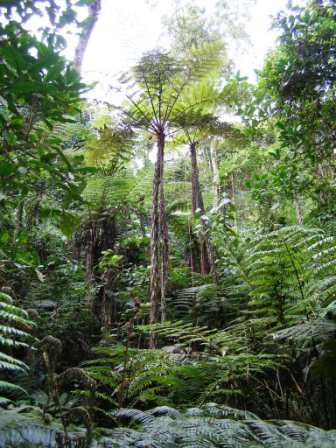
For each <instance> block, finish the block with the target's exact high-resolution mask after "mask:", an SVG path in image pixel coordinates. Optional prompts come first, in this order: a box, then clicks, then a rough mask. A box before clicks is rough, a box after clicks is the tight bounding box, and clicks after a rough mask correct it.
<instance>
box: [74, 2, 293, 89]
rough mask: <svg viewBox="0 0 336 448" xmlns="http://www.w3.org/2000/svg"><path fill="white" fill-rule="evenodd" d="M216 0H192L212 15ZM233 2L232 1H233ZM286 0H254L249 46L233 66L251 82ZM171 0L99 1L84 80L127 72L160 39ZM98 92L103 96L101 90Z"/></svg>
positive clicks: (239, 55) (273, 35)
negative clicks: (274, 20) (162, 25)
mask: <svg viewBox="0 0 336 448" xmlns="http://www.w3.org/2000/svg"><path fill="white" fill-rule="evenodd" d="M215 1H216V0H194V2H195V3H196V4H197V5H198V6H201V7H204V8H205V9H206V11H207V12H208V14H211V10H212V7H213V6H214V3H215ZM232 1H235V0H232ZM286 4H287V0H256V4H255V5H254V6H253V9H252V17H251V19H250V20H249V22H248V23H247V27H246V30H247V32H248V33H249V35H250V39H251V47H250V49H249V51H248V52H246V53H245V54H238V56H237V55H235V65H236V68H237V70H240V72H241V74H242V75H244V76H248V77H249V79H250V80H251V81H254V80H255V79H256V77H255V69H260V68H261V66H262V62H263V60H264V57H265V55H266V53H267V51H268V50H269V49H271V48H272V47H274V45H275V40H276V32H275V31H274V30H270V27H271V23H272V20H271V16H275V15H276V14H277V13H278V12H279V11H280V10H282V9H285V7H286ZM173 7H174V0H122V1H117V0H102V11H101V14H100V17H99V20H98V22H97V24H96V27H95V29H94V31H93V34H92V36H91V39H90V42H89V45H88V48H87V51H86V54H85V58H84V62H83V73H82V74H83V77H84V80H85V81H89V82H91V81H98V80H103V79H107V78H112V77H113V76H114V75H117V74H118V73H120V72H123V71H126V70H127V69H128V68H129V67H130V66H132V65H133V64H134V63H135V62H136V61H137V60H138V59H139V58H140V57H141V55H142V54H143V53H144V52H145V51H148V50H151V49H153V48H156V47H158V46H161V47H162V46H165V42H162V30H161V19H162V17H163V16H164V15H167V14H168V15H169V14H171V13H172V12H173V10H174V9H173ZM98 90H99V89H98ZM98 90H97V89H96V93H95V94H97V95H104V93H103V90H102V89H100V93H98Z"/></svg>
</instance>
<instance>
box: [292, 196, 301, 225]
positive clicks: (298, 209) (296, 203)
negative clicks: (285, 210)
mask: <svg viewBox="0 0 336 448" xmlns="http://www.w3.org/2000/svg"><path fill="white" fill-rule="evenodd" d="M294 207H295V215H296V224H299V225H301V224H302V223H303V212H302V204H301V201H300V198H295V199H294Z"/></svg>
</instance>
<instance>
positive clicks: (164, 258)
mask: <svg viewBox="0 0 336 448" xmlns="http://www.w3.org/2000/svg"><path fill="white" fill-rule="evenodd" d="M162 164H163V160H162ZM162 177H163V167H162ZM160 232H161V321H162V322H163V321H165V320H166V289H167V282H168V265H169V237H168V225H167V217H166V202H165V197H164V186H163V178H162V179H161V185H160Z"/></svg>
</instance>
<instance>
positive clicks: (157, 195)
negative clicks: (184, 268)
mask: <svg viewBox="0 0 336 448" xmlns="http://www.w3.org/2000/svg"><path fill="white" fill-rule="evenodd" d="M164 145H165V135H164V132H163V131H162V132H160V133H158V134H157V157H156V163H155V171H154V177H153V193H152V202H153V206H152V207H153V208H152V222H151V273H150V282H149V294H150V305H151V309H150V323H151V324H155V323H156V322H158V321H159V319H160V303H161V302H162V301H163V299H164V294H165V291H164V289H165V288H164V289H163V286H165V275H166V274H165V271H164V270H163V268H164V266H165V264H164V257H163V256H162V255H163V254H164V253H165V255H167V253H168V246H165V245H164V244H162V243H163V240H166V238H162V235H163V233H164V232H165V231H166V230H165V225H166V223H165V224H164V222H165V203H164V194H163V185H162V182H163V165H164ZM167 264H168V263H167ZM155 346H156V335H155V334H154V333H152V334H151V336H150V347H152V348H154V347H155Z"/></svg>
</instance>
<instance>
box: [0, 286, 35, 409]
mask: <svg viewBox="0 0 336 448" xmlns="http://www.w3.org/2000/svg"><path fill="white" fill-rule="evenodd" d="M33 325H34V324H33V322H32V321H30V320H29V319H28V314H27V313H26V312H25V311H24V310H23V309H21V308H19V307H17V306H15V305H13V301H12V299H11V297H10V296H9V295H8V294H5V293H4V292H0V373H1V376H2V379H1V380H0V405H1V404H5V403H7V402H8V397H12V396H13V395H17V394H21V395H22V393H24V389H23V388H22V387H20V386H18V385H17V384H15V383H14V382H12V381H9V380H6V378H9V377H12V378H13V376H14V375H15V374H26V373H27V372H28V366H27V364H25V363H24V362H23V361H21V360H19V359H18V358H16V357H15V354H14V353H15V350H16V349H17V348H25V349H27V348H29V346H30V342H31V341H32V337H31V335H30V330H31V328H32V327H33Z"/></svg>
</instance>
